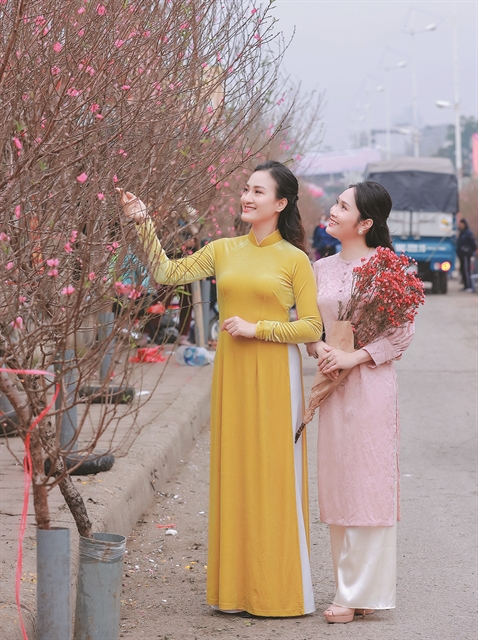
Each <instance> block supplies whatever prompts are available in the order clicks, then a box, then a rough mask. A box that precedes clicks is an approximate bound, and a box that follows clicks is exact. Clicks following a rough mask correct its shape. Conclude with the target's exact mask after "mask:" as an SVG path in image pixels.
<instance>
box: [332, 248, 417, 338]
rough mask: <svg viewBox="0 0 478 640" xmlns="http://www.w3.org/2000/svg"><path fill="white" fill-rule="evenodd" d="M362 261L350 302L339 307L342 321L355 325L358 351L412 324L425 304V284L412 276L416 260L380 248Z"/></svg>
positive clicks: (358, 268)
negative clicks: (412, 266)
mask: <svg viewBox="0 0 478 640" xmlns="http://www.w3.org/2000/svg"><path fill="white" fill-rule="evenodd" d="M362 261H363V263H364V264H362V265H361V266H360V267H355V269H354V272H353V280H352V295H351V297H350V300H349V302H348V303H347V305H345V307H343V305H341V304H339V317H338V320H350V322H351V323H352V330H353V332H354V338H355V348H356V349H360V348H361V347H363V346H365V345H367V344H370V343H371V342H374V341H375V340H377V339H378V338H382V337H384V336H386V335H387V334H388V333H390V332H391V331H393V330H394V329H395V328H396V327H400V326H402V325H404V324H406V323H407V322H412V321H413V319H414V318H415V316H416V315H417V313H418V307H419V306H420V305H421V304H423V303H424V302H425V293H424V286H423V282H422V281H421V280H420V279H419V278H417V276H415V275H414V274H413V273H410V266H411V265H412V264H414V260H412V259H411V258H409V257H408V256H406V255H404V254H402V255H400V256H398V255H397V254H396V253H394V252H393V251H392V250H391V249H386V248H384V247H378V248H377V250H376V252H375V254H374V255H373V256H372V257H371V258H370V259H369V260H366V258H362Z"/></svg>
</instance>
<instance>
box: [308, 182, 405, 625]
mask: <svg viewBox="0 0 478 640" xmlns="http://www.w3.org/2000/svg"><path fill="white" fill-rule="evenodd" d="M391 208H392V201H391V198H390V195H389V194H388V192H387V191H386V189H385V188H384V187H382V186H381V185H380V184H378V183H376V182H362V183H359V184H356V185H352V186H351V187H350V188H349V189H347V190H346V191H344V192H343V193H342V194H341V195H340V196H339V197H338V199H337V201H336V204H335V205H334V206H333V207H332V208H331V211H330V220H329V223H328V226H327V232H328V233H329V234H330V235H331V236H333V237H335V238H337V239H338V240H340V242H341V244H342V250H341V252H340V253H338V254H336V255H334V256H330V257H329V258H324V259H322V260H319V261H317V262H316V263H315V264H314V272H315V276H316V279H317V288H318V305H319V310H320V313H321V316H322V319H323V322H324V328H325V332H326V335H327V330H328V329H329V328H330V326H331V324H332V323H333V321H334V320H337V317H338V312H339V302H340V301H341V302H342V303H343V304H344V305H345V304H346V303H347V302H348V300H349V299H350V295H351V287H352V276H353V269H354V267H357V266H360V264H361V261H362V260H363V259H365V260H366V259H368V258H370V257H371V256H372V255H373V253H374V251H375V249H376V247H379V246H382V247H389V248H392V243H391V240H390V234H389V231H388V227H387V218H388V216H389V214H390V211H391ZM413 331H414V325H413V323H409V324H407V325H405V326H403V327H399V328H397V329H396V330H394V331H393V333H392V335H390V336H388V337H387V338H381V339H378V340H377V341H375V342H373V343H371V344H369V345H367V346H365V347H363V348H362V349H359V350H357V351H354V352H353V353H346V352H344V351H341V350H340V349H333V348H331V347H330V346H328V345H327V343H326V341H325V342H323V341H319V342H316V343H313V344H308V345H307V351H308V353H309V355H312V356H314V357H316V358H318V360H319V362H318V366H319V368H320V370H321V371H322V373H324V374H325V375H327V376H328V377H330V378H331V379H334V378H336V377H337V376H338V372H339V370H341V369H352V370H351V371H350V373H349V375H348V376H347V378H345V380H344V381H342V382H341V383H340V384H339V386H338V387H337V388H336V389H335V390H334V391H333V392H332V394H331V395H330V396H329V397H328V398H327V400H326V401H325V402H324V403H323V404H322V406H321V407H320V412H319V435H318V482H319V508H320V517H321V520H322V521H323V522H326V523H327V524H329V526H330V541H331V551H332V562H333V566H334V575H335V583H336V593H335V597H334V600H333V603H332V604H331V605H330V606H329V608H328V609H327V610H326V611H324V615H325V617H326V619H327V621H328V622H351V621H352V620H353V619H354V615H357V614H360V615H366V614H370V613H373V611H374V610H375V609H392V608H394V607H395V592H396V556H397V550H396V543H397V527H396V523H397V518H398V517H399V512H398V511H399V510H398V499H399V488H398V487H399V477H398V447H399V419H398V396H397V378H396V373H395V367H394V364H393V361H394V360H397V359H399V358H400V357H401V355H402V354H403V352H404V351H405V349H406V348H407V347H408V345H409V344H410V342H411V340H412V337H413Z"/></svg>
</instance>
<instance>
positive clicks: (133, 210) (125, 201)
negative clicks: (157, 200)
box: [116, 187, 148, 222]
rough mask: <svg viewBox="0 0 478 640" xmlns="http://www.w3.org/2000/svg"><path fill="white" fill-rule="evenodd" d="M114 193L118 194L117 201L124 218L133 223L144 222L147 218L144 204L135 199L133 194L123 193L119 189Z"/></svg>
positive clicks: (122, 190) (123, 191)
mask: <svg viewBox="0 0 478 640" xmlns="http://www.w3.org/2000/svg"><path fill="white" fill-rule="evenodd" d="M116 191H117V192H118V194H119V201H120V204H121V206H122V208H123V214H124V215H125V217H126V218H128V219H129V220H133V221H134V222H144V221H145V220H146V218H147V217H148V213H147V211H146V205H145V204H144V202H142V201H141V200H140V199H139V198H137V197H136V196H135V195H134V193H130V192H129V191H125V190H124V189H121V187H117V188H116Z"/></svg>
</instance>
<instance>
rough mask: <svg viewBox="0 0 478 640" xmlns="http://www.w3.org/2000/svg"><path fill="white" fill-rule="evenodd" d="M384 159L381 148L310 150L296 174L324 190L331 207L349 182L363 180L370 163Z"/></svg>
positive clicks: (325, 198)
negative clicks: (311, 151) (317, 151)
mask: <svg viewBox="0 0 478 640" xmlns="http://www.w3.org/2000/svg"><path fill="white" fill-rule="evenodd" d="M380 159H381V156H380V151H379V150H378V149H370V148H368V147H361V148H359V149H345V150H343V151H327V152H321V153H308V154H305V156H304V157H303V158H302V159H301V160H300V162H299V163H298V165H297V166H296V168H295V173H296V174H297V175H298V176H299V177H301V178H302V179H303V180H305V181H306V182H308V183H311V184H313V185H317V186H318V187H321V188H322V189H323V191H324V205H325V207H328V206H330V205H331V204H332V202H333V201H334V200H335V198H336V197H337V195H338V194H339V193H340V192H341V191H343V189H346V188H347V187H348V185H349V184H351V183H353V182H358V181H360V180H362V179H363V174H364V171H365V167H366V166H367V164H369V163H370V162H378V161H379V160H380Z"/></svg>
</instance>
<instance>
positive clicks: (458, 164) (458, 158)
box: [435, 12, 463, 188]
mask: <svg viewBox="0 0 478 640" xmlns="http://www.w3.org/2000/svg"><path fill="white" fill-rule="evenodd" d="M453 80H454V85H455V101H454V104H451V103H450V102H448V101H447V100H435V105H436V106H437V107H438V108H440V109H454V111H455V169H456V177H457V179H458V187H459V188H460V187H461V181H462V178H463V160H462V157H463V156H462V150H461V113H460V76H459V70H458V26H457V15H456V12H455V15H454V18H453Z"/></svg>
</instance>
